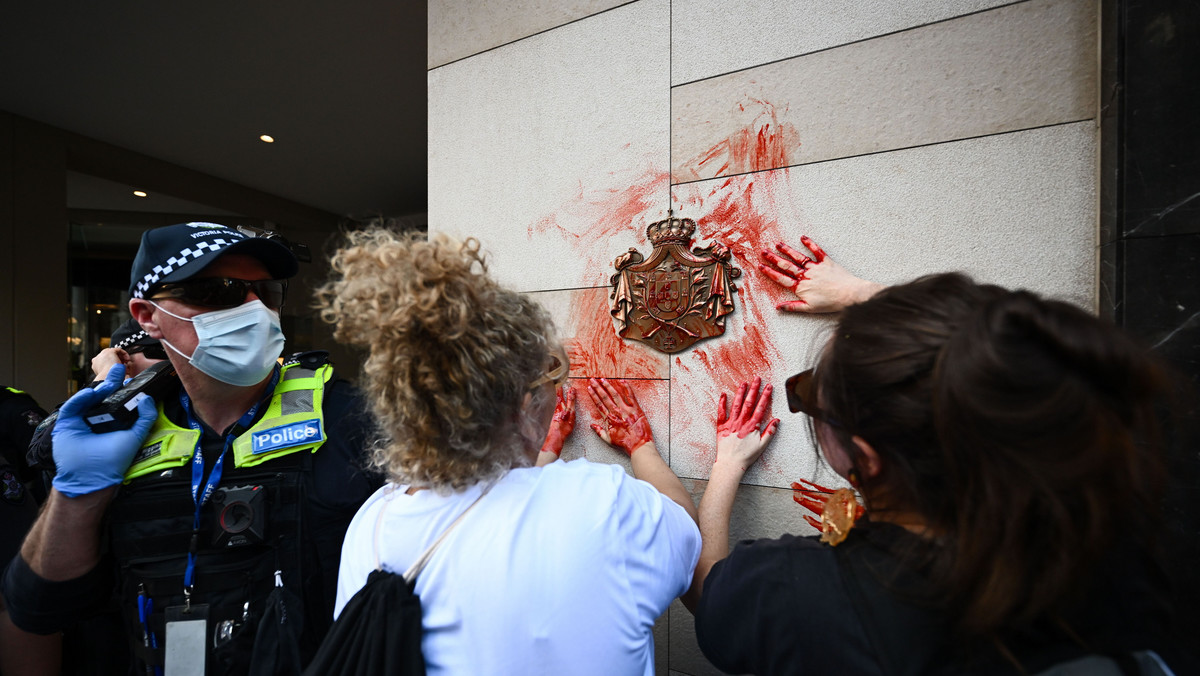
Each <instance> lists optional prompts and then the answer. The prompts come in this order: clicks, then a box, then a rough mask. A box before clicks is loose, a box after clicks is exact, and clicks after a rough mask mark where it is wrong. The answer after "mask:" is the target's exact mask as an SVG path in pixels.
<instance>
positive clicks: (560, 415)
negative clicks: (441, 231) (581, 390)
mask: <svg viewBox="0 0 1200 676" xmlns="http://www.w3.org/2000/svg"><path fill="white" fill-rule="evenodd" d="M574 429H575V390H574V389H573V388H572V387H571V386H570V385H567V384H564V385H562V386H561V387H559V388H558V389H557V390H556V391H555V404H554V417H553V418H551V419H550V429H549V430H548V431H547V432H546V441H545V442H544V443H542V451H541V452H542V453H553V454H554V455H556V456H557V455H562V449H563V444H564V443H565V442H566V441H567V437H569V436H571V432H572V431H573V430H574Z"/></svg>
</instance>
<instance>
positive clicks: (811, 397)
mask: <svg viewBox="0 0 1200 676" xmlns="http://www.w3.org/2000/svg"><path fill="white" fill-rule="evenodd" d="M816 371H817V370H816V369H815V368H811V369H808V370H807V371H801V372H799V373H797V374H796V375H794V376H792V377H791V378H788V379H787V380H786V381H785V382H784V390H785V391H786V393H787V404H788V410H789V411H791V412H792V413H805V414H807V415H809V416H812V417H813V418H814V419H816V420H820V421H822V422H824V423H828V424H829V425H832V426H834V427H841V426H842V424H841V423H840V422H838V420H837V418H834V417H833V416H831V415H829V414H828V413H827V412H825V411H824V410H823V409H822V408H821V407H820V406H818V405H817V381H816V378H814V376H815V375H816Z"/></svg>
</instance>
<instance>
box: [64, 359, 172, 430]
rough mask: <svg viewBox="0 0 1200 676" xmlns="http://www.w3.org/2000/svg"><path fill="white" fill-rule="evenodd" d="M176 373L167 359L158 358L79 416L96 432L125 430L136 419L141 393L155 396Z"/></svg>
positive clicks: (168, 383)
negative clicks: (154, 362) (160, 359)
mask: <svg viewBox="0 0 1200 676" xmlns="http://www.w3.org/2000/svg"><path fill="white" fill-rule="evenodd" d="M176 377H177V376H176V374H175V367H174V366H172V365H171V362H169V361H160V362H158V363H157V364H154V365H153V366H151V367H149V368H147V369H146V370H145V371H142V372H141V373H139V374H137V377H136V378H134V379H133V380H130V381H129V382H127V383H125V384H124V385H122V386H121V388H120V389H118V390H117V391H116V392H113V393H112V394H110V395H108V396H107V397H105V398H104V399H103V400H102V401H101V402H100V403H98V404H96V405H95V406H92V407H91V408H89V409H88V410H87V412H86V413H84V414H83V420H84V422H86V423H87V424H88V427H90V428H92V431H93V432H96V433H98V434H100V433H104V432H112V431H113V430H127V429H129V428H130V427H133V423H134V422H136V421H137V418H138V413H137V406H138V402H140V401H141V400H142V399H143V398H145V397H152V398H154V399H155V400H156V401H157V400H159V399H160V398H161V397H162V395H163V393H164V392H166V391H167V390H168V389H169V388H170V387H171V386H172V385H173V383H174V382H175V379H176Z"/></svg>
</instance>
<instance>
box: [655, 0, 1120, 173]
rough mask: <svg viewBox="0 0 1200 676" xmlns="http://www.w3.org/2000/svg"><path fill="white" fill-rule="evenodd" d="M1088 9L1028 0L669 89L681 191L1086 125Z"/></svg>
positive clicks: (1092, 102)
mask: <svg viewBox="0 0 1200 676" xmlns="http://www.w3.org/2000/svg"><path fill="white" fill-rule="evenodd" d="M1096 76H1097V66H1096V4H1095V3H1093V2H1089V1H1088V0H1031V1H1030V2H1023V3H1017V4H1014V5H1009V6H1006V7H1001V8H998V9H993V10H989V11H986V12H980V13H978V14H972V15H970V16H965V17H961V18H958V19H954V20H950V21H944V22H941V23H937V24H933V25H929V26H924V27H921V28H915V29H912V30H908V31H904V32H901V33H896V34H892V35H887V36H884V37H880V38H875V39H872V40H866V41H863V42H859V43H855V44H850V45H845V46H842V47H838V48H835V49H829V50H826V51H822V52H818V53H815V54H809V55H807V56H801V57H797V58H793V59H788V60H786V61H780V62H777V63H771V64H768V65H764V66H759V67H757V68H752V69H749V70H744V71H740V72H736V73H732V74H730V75H726V76H722V77H717V78H712V79H708V80H703V81H700V82H695V83H692V84H688V85H684V86H680V87H676V88H674V89H673V90H672V97H671V117H672V120H673V122H672V130H671V161H672V165H671V175H672V182H674V183H680V182H687V181H695V180H699V179H706V178H712V177H716V176H729V175H735V174H740V173H744V172H751V171H761V170H765V169H773V168H778V167H786V166H792V165H798V164H808V163H812V162H820V161H824V160H830V159H835V158H841V157H850V156H855V155H862V154H867V153H877V152H881V151H885V150H894V149H898V148H907V147H913V146H919V145H924V144H930V143H940V142H944V141H951V140H955V139H964V138H971V137H976V136H982V135H986V134H996V133H1000V132H1007V131H1013V130H1019V129H1029V128H1034V127H1040V126H1045V125H1053V124H1059V123H1063V122H1074V121H1078V120H1083V119H1090V118H1093V117H1094V116H1095V108H1096Z"/></svg>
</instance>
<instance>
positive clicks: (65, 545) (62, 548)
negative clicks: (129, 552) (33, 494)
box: [21, 487, 117, 582]
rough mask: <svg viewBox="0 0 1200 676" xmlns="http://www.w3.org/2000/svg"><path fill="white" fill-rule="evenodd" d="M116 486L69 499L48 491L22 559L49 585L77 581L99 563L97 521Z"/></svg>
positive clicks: (23, 546) (26, 539) (26, 542)
mask: <svg viewBox="0 0 1200 676" xmlns="http://www.w3.org/2000/svg"><path fill="white" fill-rule="evenodd" d="M116 491H117V489H116V487H110V488H105V489H103V490H99V491H96V492H94V493H88V494H86V495H81V496H79V497H77V498H68V497H67V496H65V495H63V494H62V493H59V492H58V489H51V491H50V497H49V499H48V500H46V506H45V507H44V508H43V509H42V513H41V515H40V516H39V517H38V520H37V521H36V522H34V524H33V528H31V529H30V530H29V535H27V536H26V537H25V543H24V544H22V545H21V558H23V559H25V562H26V563H28V564H29V568H30V569H31V570H32V571H33V572H35V573H37V574H38V576H39V577H44V578H46V579H47V580H50V581H52V582H61V581H63V580H71V579H74V578H77V577H79V576H81V575H83V574H84V573H86V572H88V571H90V570H91V569H92V568H95V567H96V564H97V563H98V562H99V561H100V522H101V520H102V519H103V518H104V510H105V509H107V507H108V503H109V502H111V501H112V498H113V495H114V494H116Z"/></svg>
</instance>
